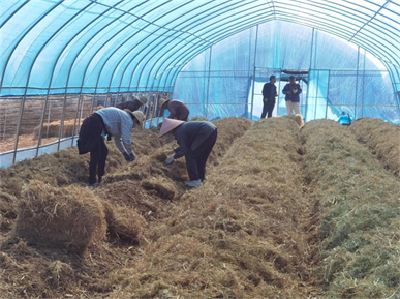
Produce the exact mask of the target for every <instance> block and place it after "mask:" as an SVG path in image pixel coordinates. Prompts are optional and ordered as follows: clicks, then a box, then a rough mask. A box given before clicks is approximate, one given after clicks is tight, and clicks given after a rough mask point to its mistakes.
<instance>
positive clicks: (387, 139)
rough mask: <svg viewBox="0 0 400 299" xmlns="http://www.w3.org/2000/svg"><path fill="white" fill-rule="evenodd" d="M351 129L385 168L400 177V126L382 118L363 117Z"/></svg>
mask: <svg viewBox="0 0 400 299" xmlns="http://www.w3.org/2000/svg"><path fill="white" fill-rule="evenodd" d="M350 130H351V131H352V132H353V133H354V134H355V135H356V136H357V138H358V140H359V142H361V143H362V144H365V145H366V146H367V147H368V148H369V149H370V151H371V152H372V153H373V154H374V155H376V157H377V158H378V160H379V161H380V162H381V163H382V165H383V167H384V168H386V169H389V170H390V171H391V172H393V174H394V175H396V176H398V177H400V126H398V125H395V124H391V123H388V122H384V121H383V120H381V119H371V118H361V119H358V120H356V121H354V122H353V123H352V124H351V126H350Z"/></svg>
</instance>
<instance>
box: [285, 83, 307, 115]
mask: <svg viewBox="0 0 400 299" xmlns="http://www.w3.org/2000/svg"><path fill="white" fill-rule="evenodd" d="M282 92H283V93H284V94H285V103H286V114H287V115H292V114H293V110H294V112H295V113H296V114H301V111H300V97H299V94H301V92H302V90H301V87H300V84H297V83H296V78H295V77H293V76H290V77H289V83H288V84H286V85H285V87H284V88H283V90H282Z"/></svg>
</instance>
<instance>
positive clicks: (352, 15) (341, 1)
mask: <svg viewBox="0 0 400 299" xmlns="http://www.w3.org/2000/svg"><path fill="white" fill-rule="evenodd" d="M8 1H10V2H8V3H11V4H9V7H13V8H14V9H13V10H12V11H9V12H8V11H7V10H5V11H3V12H2V13H8V14H9V15H8V16H5V15H3V16H2V20H3V21H2V22H1V24H0V33H1V34H5V35H10V34H12V29H13V28H9V27H10V26H8V27H7V24H8V23H9V22H10V20H15V19H14V18H23V16H24V14H29V13H31V12H30V9H29V7H30V5H36V6H38V5H39V6H40V1H39V0H8ZM78 1H82V0H76V1H74V0H59V1H55V0H54V2H53V3H51V2H48V3H47V6H43V7H47V8H46V9H45V8H44V9H43V12H42V14H41V15H38V16H37V18H36V20H33V21H32V23H31V24H27V27H26V28H25V29H24V31H21V34H20V38H19V39H18V40H15V41H14V46H13V48H11V47H9V48H8V49H10V52H7V53H6V52H3V53H2V56H3V57H2V58H1V59H2V60H3V62H4V63H2V64H1V65H4V67H3V69H2V70H0V71H2V73H1V77H0V95H1V94H2V90H4V89H7V90H12V89H13V88H18V89H20V90H24V93H23V94H18V95H19V96H22V100H21V106H20V116H19V120H18V128H17V136H19V132H20V126H21V122H22V117H23V112H24V105H25V99H26V96H28V95H31V94H32V95H33V93H32V92H31V90H38V91H39V89H41V90H46V89H47V92H46V93H45V102H44V106H43V110H42V113H41V120H40V132H39V135H41V134H40V133H41V132H42V125H43V120H44V114H45V109H46V107H47V104H48V100H49V96H50V95H51V94H54V93H57V92H58V91H59V87H58V86H56V87H57V88H58V89H57V90H56V89H55V88H56V87H53V82H54V80H53V79H54V76H55V70H56V69H57V66H58V65H59V64H60V66H61V64H62V63H68V62H65V61H61V59H60V58H61V57H62V55H68V53H67V54H65V53H66V52H67V49H69V50H70V49H74V51H73V52H76V53H77V54H76V55H75V57H73V59H72V61H71V59H70V61H71V62H69V67H66V68H64V69H62V71H63V73H60V74H58V76H61V78H65V79H64V80H65V81H64V82H65V86H64V87H63V90H64V93H65V95H64V108H63V112H62V120H61V126H60V138H62V131H63V130H62V126H63V118H64V114H65V101H66V94H67V93H68V92H69V90H74V89H75V90H79V93H80V97H79V104H78V107H79V109H80V110H82V108H83V103H82V102H83V96H82V94H84V93H92V90H93V89H94V93H95V97H96V94H97V93H98V90H100V89H101V90H102V92H104V90H106V91H107V94H109V93H110V92H111V91H112V90H113V91H116V92H117V93H118V94H119V93H120V92H121V90H123V91H125V92H140V91H141V92H143V91H146V92H151V91H164V92H171V91H172V89H173V86H174V84H175V81H176V79H177V76H178V73H179V71H180V70H181V69H182V68H183V67H184V66H185V65H186V64H187V63H188V62H189V61H190V60H191V59H193V58H194V57H195V56H196V55H198V54H200V53H202V52H204V51H205V50H207V49H209V48H210V47H212V45H213V44H215V43H217V42H218V41H220V40H222V39H224V38H226V37H228V36H231V35H234V34H235V33H238V32H240V31H243V30H246V29H249V28H251V27H254V26H257V25H259V24H262V23H266V22H268V21H271V20H278V21H285V22H290V23H295V24H299V25H303V26H307V27H311V28H315V29H316V30H319V31H322V32H326V33H330V34H333V35H336V36H338V37H340V38H343V39H345V40H347V41H349V42H352V43H354V44H356V45H357V46H358V47H360V48H361V49H363V50H364V51H366V52H369V53H371V54H372V55H374V56H375V57H376V58H378V59H380V60H381V61H382V63H383V64H384V65H385V67H386V68H387V69H388V71H389V74H390V78H391V80H392V83H393V88H394V90H395V92H396V95H397V101H398V103H399V95H398V93H399V92H400V40H398V39H396V38H397V37H398V36H400V1H399V0H382V1H383V2H379V4H378V3H377V2H376V1H373V0H360V1H357V2H355V1H350V0H324V1H319V0H307V1H303V2H302V3H299V2H296V3H295V9H292V8H293V3H292V2H287V1H283V0H230V1H228V0H226V1H223V0H210V1H207V2H204V1H194V0H190V1H189V0H188V1H185V2H179V3H177V4H176V5H175V6H174V5H173V4H174V3H173V2H172V1H169V0H160V1H154V2H153V3H152V5H151V7H150V8H148V9H146V7H148V6H149V2H148V1H144V0H142V1H140V2H136V1H135V2H131V1H128V0H113V1H103V0H85V2H84V3H85V4H82V2H83V1H82V2H80V3H81V4H80V6H81V7H82V9H81V10H79V11H77V12H76V13H75V14H74V15H73V16H72V17H71V18H70V19H68V20H66V21H65V23H64V24H60V27H59V28H52V29H51V30H54V33H53V34H51V35H50V37H49V38H48V39H47V40H46V42H45V43H44V44H43V45H42V46H41V47H40V49H39V50H38V52H36V53H35V55H34V56H33V59H32V61H31V63H30V66H29V68H28V69H27V72H26V73H27V74H28V75H27V76H28V77H27V80H26V84H25V85H24V86H7V85H5V84H4V78H6V77H10V76H11V77H12V76H13V75H14V72H15V70H14V69H12V68H9V67H8V66H9V62H10V60H11V61H12V59H13V53H15V50H16V49H19V48H18V47H19V46H20V44H21V42H22V41H23V40H24V39H25V38H27V37H28V36H29V35H30V34H32V32H35V33H34V34H36V36H39V35H40V34H41V33H42V32H44V31H46V30H49V29H48V28H47V27H46V28H43V30H42V31H38V30H37V28H42V27H40V24H41V23H42V22H44V20H45V18H46V17H47V16H49V15H51V14H52V12H53V11H55V9H56V8H59V7H60V6H61V5H64V7H65V10H67V9H69V8H68V7H67V6H66V5H65V4H66V3H74V4H75V3H78ZM111 2H112V3H113V4H110V3H111ZM49 3H51V4H49ZM107 3H108V4H107ZM130 3H132V4H130ZM127 6H130V8H126V7H127ZM89 7H96V8H97V9H99V8H100V7H104V9H102V10H101V9H100V10H99V11H102V12H98V16H96V17H95V18H93V19H90V18H89V20H88V21H87V23H84V22H82V21H81V23H78V24H79V26H80V27H79V26H75V28H76V34H74V35H72V36H71V33H69V34H68V32H67V31H68V30H66V29H67V27H69V26H70V25H71V28H74V27H73V25H74V21H75V19H76V17H77V16H79V15H80V14H84V13H85V12H86V11H87V9H88V8H89ZM111 12H115V13H118V16H117V17H110V15H107V14H108V13H111ZM90 13H91V14H93V13H94V12H93V11H92V12H90ZM123 18H124V20H123ZM108 19H110V20H108ZM100 21H103V23H104V26H102V27H101V28H97V30H91V26H92V25H93V28H94V24H95V23H96V22H100ZM138 22H140V24H146V25H144V26H140V28H135V29H134V30H132V25H133V24H135V23H138ZM110 26H114V28H115V30H109V31H107V30H106V29H107V28H111V27H110ZM68 29H70V28H68ZM49 32H50V31H49ZM82 33H85V34H82ZM159 33H161V34H159ZM63 34H64V35H65V36H71V37H70V38H67V41H66V42H65V45H63V46H62V47H55V48H56V49H57V52H56V53H57V54H56V55H57V58H56V60H55V63H54V64H53V65H49V66H46V67H47V68H49V69H51V71H50V74H51V76H50V79H49V83H48V86H31V85H30V76H31V72H32V70H33V68H34V67H35V63H37V58H38V57H39V55H40V54H41V52H42V50H43V49H44V48H45V47H46V46H49V45H51V43H52V42H55V41H54V39H55V38H54V37H55V36H57V35H63ZM83 35H85V36H84V37H83ZM95 38H96V39H98V43H97V44H95V45H92V49H93V50H92V51H90V52H89V51H88V45H89V43H90V42H91V41H93V40H95ZM146 41H148V44H143V43H144V42H146ZM33 42H36V39H35V40H34V41H33ZM107 43H111V46H110V45H108V49H107V51H105V50H104V49H105V45H106V44H107ZM123 46H125V47H128V49H126V48H125V49H124V48H123ZM93 47H94V48H93ZM58 49H59V50H58ZM26 51H29V49H26ZM84 51H86V53H84ZM101 51H104V53H103V54H101V55H102V57H100V59H99V57H98V55H99V53H101ZM71 52H72V51H71ZM82 55H84V58H85V59H78V58H82ZM110 60H112V61H113V64H112V65H110V64H111V63H108V62H109V61H110ZM90 68H91V72H90V75H91V77H92V78H96V77H97V79H95V80H94V81H95V82H96V83H95V86H93V85H94V84H93V85H92V86H90V85H91V84H90V80H88V72H89V69H90ZM60 69H61V68H60ZM73 69H77V70H82V73H83V76H82V81H81V84H80V86H69V82H70V80H69V79H70V75H71V71H72V70H73ZM66 71H68V72H66ZM101 78H103V79H102V80H101V81H102V84H100V85H101V86H99V83H100V79H101ZM104 80H106V81H104ZM103 82H107V83H106V84H103ZM124 82H125V83H124ZM128 82H129V84H128ZM134 82H135V83H134ZM93 83H94V82H93ZM132 83H134V84H132ZM142 83H143V84H144V85H142ZM103 85H104V86H103ZM124 85H125V86H124ZM132 85H133V86H132ZM38 93H39V92H38ZM81 115H82V113H80V118H81ZM78 124H79V125H80V121H79V123H78ZM40 144H41V138H40V137H39V140H38V147H39V146H40ZM17 149H18V138H17V141H16V144H15V149H14V150H15V154H14V160H15V155H16V150H17Z"/></svg>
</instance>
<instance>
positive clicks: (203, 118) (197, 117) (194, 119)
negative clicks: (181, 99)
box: [189, 116, 210, 121]
mask: <svg viewBox="0 0 400 299" xmlns="http://www.w3.org/2000/svg"><path fill="white" fill-rule="evenodd" d="M189 121H210V120H209V119H208V118H207V117H202V116H193V117H191V118H190V120H189Z"/></svg>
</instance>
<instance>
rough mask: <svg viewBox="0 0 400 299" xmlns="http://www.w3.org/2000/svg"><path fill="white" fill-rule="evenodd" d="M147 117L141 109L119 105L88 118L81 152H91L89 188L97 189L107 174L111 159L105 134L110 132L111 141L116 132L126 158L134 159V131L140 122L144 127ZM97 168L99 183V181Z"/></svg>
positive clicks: (81, 134) (117, 140) (82, 137)
mask: <svg viewBox="0 0 400 299" xmlns="http://www.w3.org/2000/svg"><path fill="white" fill-rule="evenodd" d="M144 119H145V117H144V114H143V112H141V111H134V112H131V111H129V110H124V111H122V110H119V109H117V108H104V109H101V110H98V111H96V112H95V113H93V114H92V115H90V116H89V117H87V118H85V120H84V121H83V124H82V127H81V131H80V132H79V140H78V148H79V154H80V155H83V154H86V153H88V152H90V162H89V188H91V189H93V188H95V187H96V186H97V185H98V184H99V183H100V182H101V178H102V176H103V175H104V167H105V163H106V158H107V147H106V146H105V144H104V135H106V134H107V135H108V137H109V138H107V140H111V137H110V136H111V135H112V136H113V137H114V141H115V145H116V146H117V148H118V149H119V151H120V152H121V153H122V154H123V155H124V157H125V160H126V161H128V162H130V161H133V160H134V159H135V154H134V153H133V150H132V142H131V130H132V129H133V128H134V127H135V126H137V125H139V126H141V125H142V123H143V121H144ZM96 170H97V175H98V182H96Z"/></svg>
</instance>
